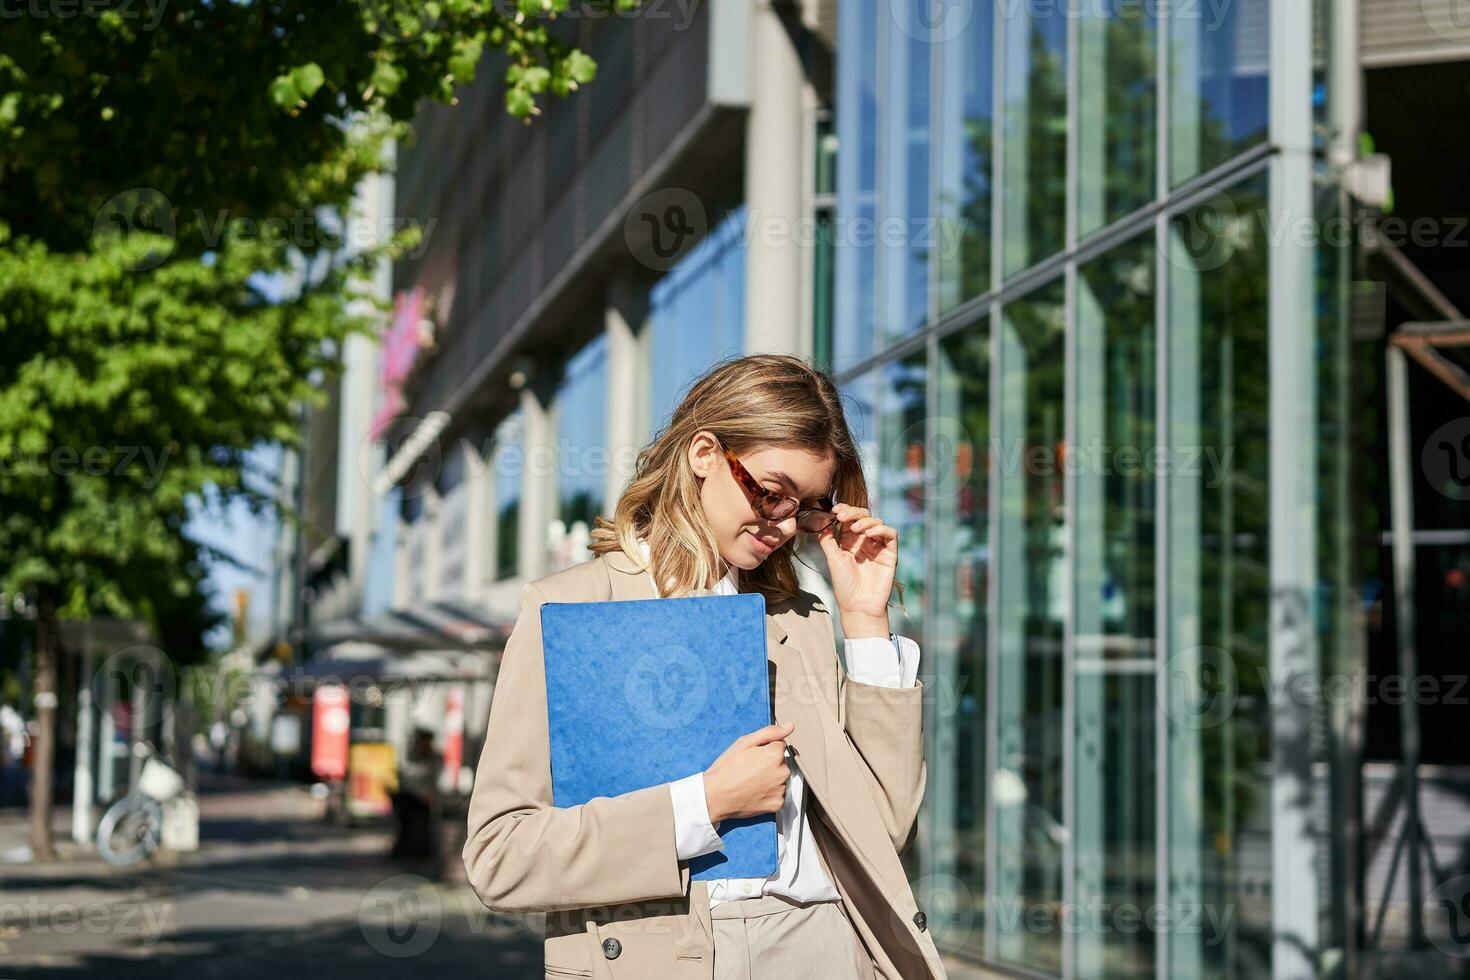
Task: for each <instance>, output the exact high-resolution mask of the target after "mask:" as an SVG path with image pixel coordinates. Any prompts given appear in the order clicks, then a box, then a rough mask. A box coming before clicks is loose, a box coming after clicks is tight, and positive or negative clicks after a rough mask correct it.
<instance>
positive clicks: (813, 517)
mask: <svg viewBox="0 0 1470 980" xmlns="http://www.w3.org/2000/svg"><path fill="white" fill-rule="evenodd" d="M830 523H832V515H831V514H828V513H827V512H826V511H821V510H809V511H807V512H806V513H805V514H802V515H801V517H800V518H799V519H798V520H797V522H796V526H797V527H799V528H801V530H803V531H805V532H807V533H808V534H818V533H820V532H821V531H822V530H823V529H825V528H826V527H827V525H828V524H830Z"/></svg>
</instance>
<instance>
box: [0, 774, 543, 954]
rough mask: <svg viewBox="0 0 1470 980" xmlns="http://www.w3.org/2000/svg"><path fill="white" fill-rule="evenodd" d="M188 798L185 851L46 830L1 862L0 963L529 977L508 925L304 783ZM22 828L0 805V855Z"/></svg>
mask: <svg viewBox="0 0 1470 980" xmlns="http://www.w3.org/2000/svg"><path fill="white" fill-rule="evenodd" d="M200 810H201V816H200V841H201V848H200V850H199V851H198V852H196V853H193V854H177V855H163V856H161V857H160V858H158V859H156V860H154V861H152V862H149V863H145V864H142V865H138V866H135V867H132V868H112V867H109V866H107V865H106V864H105V863H103V862H102V861H101V860H99V859H98V858H96V856H95V855H94V854H91V853H89V852H88V851H87V850H86V849H84V848H82V847H80V846H79V845H76V844H73V843H71V841H70V839H69V836H67V837H66V838H65V839H64V840H62V839H60V838H61V836H62V835H58V838H59V839H58V850H59V851H60V854H61V857H62V860H58V861H56V862H53V863H51V864H46V865H35V864H23V865H17V864H0V878H3V880H4V887H3V889H0V962H3V963H4V964H5V970H4V973H5V976H7V977H24V976H31V975H36V976H40V975H41V974H42V972H44V973H45V975H47V976H77V977H81V976H88V977H94V976H107V977H109V978H111V977H140V978H142V977H147V978H148V980H157V978H159V977H161V976H162V977H172V976H180V977H245V976H250V977H255V976H262V975H263V976H269V977H297V976H299V977H308V976H309V977H312V978H313V980H329V978H335V977H343V978H346V977H351V978H353V980H370V978H372V977H376V976H390V975H391V976H395V977H402V976H405V975H412V976H419V975H439V976H462V975H481V976H494V977H506V978H511V980H517V978H522V977H527V978H539V977H541V976H543V974H542V971H541V943H540V940H539V939H538V938H536V937H535V936H534V935H533V934H531V933H529V932H528V931H527V930H526V929H525V928H524V925H523V924H522V923H519V922H514V921H500V920H498V919H497V917H495V916H492V915H491V913H489V912H488V911H486V910H485V909H484V907H483V906H482V905H481V904H480V902H479V900H478V899H477V898H476V897H475V896H474V894H473V893H472V892H470V891H469V890H468V889H467V888H465V887H463V886H462V885H454V884H443V883H438V882H435V881H432V880H430V874H431V870H430V869H429V868H427V867H425V866H423V865H418V864H414V863H409V862H401V861H395V860H394V859H392V858H390V857H389V856H388V849H389V845H390V835H389V833H388V832H387V831H385V830H354V829H348V828H343V827H338V826H334V825H331V824H328V823H326V822H325V821H324V820H323V819H322V814H323V811H324V803H323V802H322V801H320V800H317V799H314V798H312V796H311V795H310V794H309V793H308V792H307V791H306V789H305V788H304V787H300V786H295V785H281V784H270V783H266V784H260V783H248V782H240V781H233V782H230V783H225V784H216V785H214V786H212V787H211V788H210V789H208V790H207V791H206V792H204V793H203V794H202V795H201V797H200ZM55 826H56V828H57V829H58V831H61V830H65V829H67V828H69V827H70V822H69V817H68V815H66V814H63V813H60V812H58V814H57V815H56V823H55ZM26 828H27V824H26V817H25V814H24V813H23V812H19V811H16V810H3V811H0V853H5V852H6V851H7V850H9V849H10V848H13V847H15V846H18V845H21V844H23V843H24V841H25V836H26Z"/></svg>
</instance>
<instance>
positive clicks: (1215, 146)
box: [1169, 0, 1271, 185]
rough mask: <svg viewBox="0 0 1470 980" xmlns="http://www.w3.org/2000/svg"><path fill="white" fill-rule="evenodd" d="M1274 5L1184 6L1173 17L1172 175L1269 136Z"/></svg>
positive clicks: (1262, 0)
mask: <svg viewBox="0 0 1470 980" xmlns="http://www.w3.org/2000/svg"><path fill="white" fill-rule="evenodd" d="M1270 6H1271V5H1270V2H1269V0H1236V2H1234V3H1225V4H1207V3H1188V4H1176V5H1175V7H1174V8H1173V9H1172V10H1171V11H1170V13H1169V92H1170V95H1169V102H1170V106H1169V145H1170V150H1169V152H1170V154H1171V163H1170V168H1169V169H1170V178H1171V182H1172V183H1173V184H1175V185H1177V184H1180V183H1183V182H1184V181H1186V180H1188V179H1189V178H1191V177H1194V176H1195V175H1197V174H1200V173H1203V172H1204V171H1206V170H1209V169H1211V168H1212V167H1216V166H1219V165H1220V164H1222V163H1224V162H1226V161H1227V160H1229V159H1230V158H1231V157H1233V156H1235V155H1236V154H1238V153H1241V152H1242V151H1244V150H1248V149H1250V148H1251V147H1252V146H1254V145H1255V144H1257V143H1261V142H1264V141H1265V139H1266V136H1267V124H1268V117H1269V113H1268V99H1269V94H1270V91H1269V90H1270V86H1269V84H1268V81H1269V78H1268V62H1269V58H1270Z"/></svg>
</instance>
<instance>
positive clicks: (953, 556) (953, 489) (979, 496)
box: [921, 320, 990, 955]
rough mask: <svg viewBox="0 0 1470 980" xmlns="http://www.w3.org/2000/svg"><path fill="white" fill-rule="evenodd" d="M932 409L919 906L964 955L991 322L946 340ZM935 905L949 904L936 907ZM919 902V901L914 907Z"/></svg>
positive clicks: (972, 883) (973, 876) (974, 922)
mask: <svg viewBox="0 0 1470 980" xmlns="http://www.w3.org/2000/svg"><path fill="white" fill-rule="evenodd" d="M934 385H935V388H936V389H937V397H938V405H937V408H936V414H935V419H936V423H935V431H934V435H933V437H932V440H931V444H932V445H933V446H934V455H935V459H934V464H933V467H934V475H933V490H932V494H933V496H934V497H935V498H936V501H937V505H936V507H935V528H934V548H935V551H936V552H937V554H936V555H935V558H936V561H935V564H934V578H933V588H934V592H935V595H934V600H935V601H934V617H935V621H934V631H933V639H932V640H931V642H930V644H929V646H928V648H927V649H928V650H930V651H932V653H926V656H927V657H929V658H930V661H931V663H932V669H931V670H930V671H928V672H927V673H926V674H925V683H926V684H930V685H932V686H933V688H934V690H935V691H936V692H937V696H938V697H939V698H941V702H940V703H941V704H943V705H944V706H945V708H946V710H943V711H935V712H930V713H929V715H930V730H929V732H928V734H927V737H928V740H929V745H930V750H929V751H930V752H931V753H932V755H933V758H934V760H935V762H934V763H931V766H930V770H929V790H928V793H929V795H928V800H927V801H926V806H927V807H928V808H929V820H930V821H931V825H932V826H933V828H934V831H933V833H932V834H931V835H930V840H931V853H932V866H933V869H934V877H935V881H936V882H938V883H940V885H941V887H943V886H944V885H946V884H948V885H949V889H948V891H949V893H950V894H947V895H940V896H930V897H929V898H928V909H929V922H930V928H931V929H932V930H933V932H934V936H935V941H936V942H940V943H942V944H943V945H944V946H945V947H946V948H948V949H963V950H966V951H967V952H969V953H971V954H973V955H979V954H981V953H982V952H983V948H982V946H983V939H984V935H985V904H984V895H985V795H986V794H985V788H986V787H985V765H986V759H985V745H986V731H985V725H986V713H985V706H986V705H985V680H986V664H985V656H986V652H987V650H988V649H989V635H988V631H989V627H990V619H989V616H988V614H987V607H986V602H987V599H988V596H989V591H988V576H989V574H990V473H989V465H990V455H989V453H988V452H987V446H988V443H989V438H990V321H989V320H981V321H980V322H979V323H977V324H974V325H973V326H970V327H967V328H965V329H964V330H962V331H960V332H958V333H955V334H951V335H950V336H949V337H946V338H945V339H944V340H943V341H942V342H941V343H940V345H939V362H938V364H937V366H936V368H935V372H934ZM944 899H948V900H947V901H945V900H944ZM921 900H922V899H921Z"/></svg>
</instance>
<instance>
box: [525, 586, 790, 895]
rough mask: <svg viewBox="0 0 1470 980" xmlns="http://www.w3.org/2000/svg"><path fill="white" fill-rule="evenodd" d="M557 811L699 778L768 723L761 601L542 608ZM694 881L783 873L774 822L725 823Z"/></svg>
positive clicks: (741, 598)
mask: <svg viewBox="0 0 1470 980" xmlns="http://www.w3.org/2000/svg"><path fill="white" fill-rule="evenodd" d="M541 639H542V647H543V649H544V651H545V661H546V720H547V730H548V732H549V734H550V740H551V789H552V798H553V799H552V802H553V803H554V804H555V805H556V806H575V805H577V804H579V803H586V802H587V801H588V800H591V799H593V798H594V797H598V796H617V795H619V794H621V793H627V792H631V791H633V790H637V789H643V788H644V787H647V786H655V785H658V784H660V783H665V782H669V781H670V780H674V779H681V778H683V777H685V776H689V775H692V774H694V773H696V772H703V771H704V770H705V769H708V768H709V766H710V764H711V763H712V762H714V761H715V759H717V758H719V756H720V754H721V753H722V752H724V751H725V749H726V748H728V747H729V745H730V743H731V742H733V741H735V740H736V739H737V738H739V737H740V736H741V735H745V734H748V733H749V732H753V731H755V730H756V729H758V728H764V727H765V726H766V725H769V724H770V723H771V695H770V688H769V680H768V674H767V670H766V619H765V597H763V596H761V595H759V594H755V593H750V594H745V595H729V596H723V595H722V596H691V597H688V598H682V599H626V600H622V601H617V602H548V603H544V604H543V605H542V606H541ZM715 829H716V830H717V831H718V832H719V835H720V838H721V839H722V840H723V841H724V847H723V848H722V849H721V850H717V851H713V852H711V853H709V854H705V855H701V856H700V857H697V858H694V859H693V860H691V861H690V862H689V871H690V876H691V877H692V878H696V879H705V880H708V879H712V878H767V877H770V876H771V875H772V874H774V873H775V872H776V868H777V865H778V863H779V856H778V852H777V849H776V815H775V814H773V813H767V814H762V815H760V816H757V817H745V818H741V819H731V820H725V821H723V822H721V823H720V825H719V826H718V827H716V828H715Z"/></svg>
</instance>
